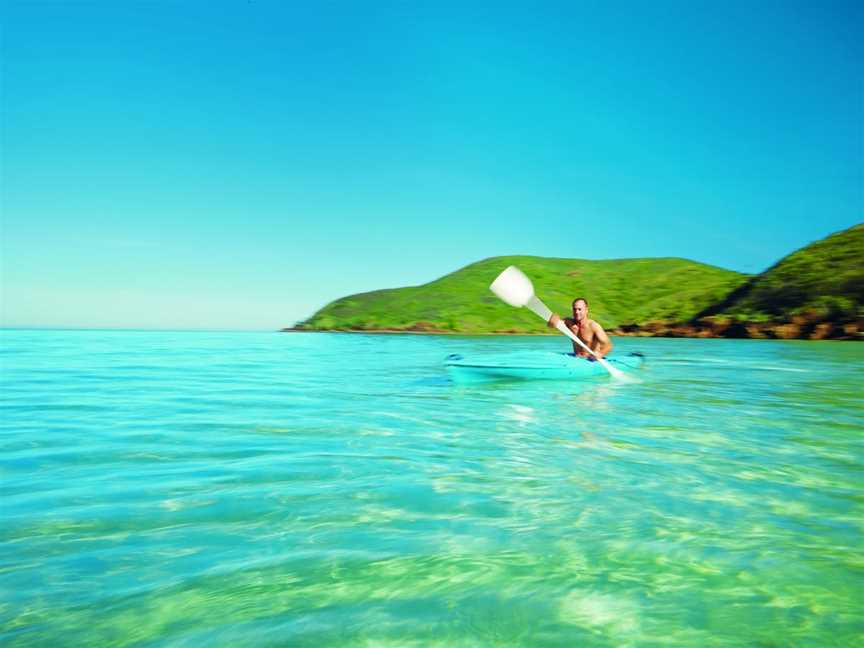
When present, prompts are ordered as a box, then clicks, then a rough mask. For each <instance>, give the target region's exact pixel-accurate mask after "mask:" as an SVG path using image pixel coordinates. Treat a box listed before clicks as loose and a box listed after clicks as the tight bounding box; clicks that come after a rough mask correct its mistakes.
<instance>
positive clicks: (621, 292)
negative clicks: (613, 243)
mask: <svg viewBox="0 0 864 648" xmlns="http://www.w3.org/2000/svg"><path fill="white" fill-rule="evenodd" d="M509 265H516V266H518V267H519V268H521V269H522V270H523V271H524V272H525V273H526V274H527V275H528V276H529V277H531V279H532V281H533V282H534V287H535V290H536V292H537V295H538V296H539V297H540V298H541V299H543V301H544V302H545V303H546V304H547V305H548V306H549V307H550V308H551V309H552V310H553V311H557V312H559V313H562V314H567V313H569V311H570V302H571V300H572V299H573V298H574V297H576V296H584V297H586V298H587V299H588V300H589V303H590V308H591V316H592V317H593V318H594V319H596V320H598V321H599V322H601V323H602V324H603V325H604V326H605V327H607V328H615V327H617V326H619V325H621V324H625V323H633V322H647V321H658V320H660V321H667V322H669V321H672V322H681V321H685V320H689V319H691V318H692V317H694V316H695V315H697V314H698V313H700V312H703V311H705V310H706V309H708V308H709V307H710V306H711V305H712V304H716V303H717V302H718V301H720V300H722V299H723V298H724V297H725V296H726V295H728V294H729V293H730V292H731V291H733V290H734V289H735V288H737V287H739V286H741V285H742V284H743V283H744V282H746V281H747V280H748V278H749V277H748V275H743V274H740V273H737V272H732V271H729V270H723V269H722V268H717V267H713V266H708V265H704V264H701V263H696V262H693V261H688V260H685V259H615V260H604V261H587V260H583V259H555V258H545V257H534V256H504V257H493V258H490V259H485V260H483V261H479V262H477V263H472V264H471V265H469V266H466V267H465V268H462V269H461V270H458V271H456V272H454V273H452V274H449V275H446V276H444V277H441V278H440V279H436V280H435V281H432V282H430V283H427V284H424V285H422V286H413V287H407V288H394V289H389V290H376V291H373V292H368V293H362V294H357V295H351V296H348V297H343V298H342V299H338V300H336V301H334V302H332V303H330V304H328V305H327V306H325V307H324V308H322V309H321V310H319V311H318V312H317V313H315V314H314V315H313V316H312V317H311V318H309V319H308V320H306V321H304V322H301V323H300V324H298V325H297V326H296V327H295V329H299V330H402V331H405V330H408V331H429V332H432V331H441V332H460V333H495V332H508V333H545V332H548V330H547V329H546V327H545V326H544V324H543V322H541V321H540V320H539V319H537V317H536V315H534V314H532V313H531V312H530V311H528V310H527V309H516V308H512V307H510V306H507V305H505V304H503V303H502V302H501V301H499V300H498V298H497V297H495V296H494V295H493V294H492V293H491V292H490V291H489V284H490V283H491V282H492V280H493V279H495V277H496V276H497V275H498V273H499V272H501V271H502V270H503V269H504V268H506V267H507V266H509Z"/></svg>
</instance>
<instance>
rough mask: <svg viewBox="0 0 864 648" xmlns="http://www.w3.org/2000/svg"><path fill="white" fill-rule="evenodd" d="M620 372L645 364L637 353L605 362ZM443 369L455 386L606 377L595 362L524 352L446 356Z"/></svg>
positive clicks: (565, 354) (565, 356) (548, 353)
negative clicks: (509, 381) (511, 381)
mask: <svg viewBox="0 0 864 648" xmlns="http://www.w3.org/2000/svg"><path fill="white" fill-rule="evenodd" d="M606 360H607V362H609V364H611V365H612V366H613V367H616V368H618V369H620V370H621V371H634V370H636V369H639V367H641V366H642V364H643V363H644V361H645V357H644V356H643V355H642V354H640V353H631V354H630V355H626V356H618V357H611V358H606ZM444 366H445V367H446V369H447V373H448V374H449V375H450V379H451V380H453V382H455V383H459V384H470V383H484V382H497V381H502V380H581V379H586V378H594V377H601V376H608V375H609V372H608V371H606V369H604V368H603V365H601V364H600V363H599V362H592V361H590V360H587V359H585V358H580V357H577V356H576V355H574V354H572V353H554V352H551V351H527V352H522V353H511V354H506V355H503V356H485V357H484V356H462V355H459V354H452V355H449V356H447V359H446V360H445V361H444Z"/></svg>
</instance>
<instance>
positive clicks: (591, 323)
mask: <svg viewBox="0 0 864 648" xmlns="http://www.w3.org/2000/svg"><path fill="white" fill-rule="evenodd" d="M588 326H590V327H591V328H592V329H594V330H595V331H596V330H598V329H599V330H601V331H602V330H603V327H602V326H600V323H599V322H598V321H597V320H593V319H592V320H590V321H589V324H588Z"/></svg>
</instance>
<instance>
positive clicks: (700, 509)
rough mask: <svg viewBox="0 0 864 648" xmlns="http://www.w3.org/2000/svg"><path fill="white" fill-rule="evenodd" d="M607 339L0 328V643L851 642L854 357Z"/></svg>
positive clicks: (765, 344)
mask: <svg viewBox="0 0 864 648" xmlns="http://www.w3.org/2000/svg"><path fill="white" fill-rule="evenodd" d="M617 345H618V348H619V349H620V350H624V351H630V350H640V351H643V352H644V353H645V354H646V355H647V356H648V362H647V364H646V368H645V369H643V370H642V371H641V372H640V373H639V376H640V382H637V383H633V384H618V383H612V382H610V381H609V380H608V379H595V380H593V381H590V382H583V383H567V382H563V383H562V382H535V383H511V384H498V385H487V386H478V387H457V386H455V385H452V384H450V383H449V381H448V380H447V377H446V375H445V374H444V371H443V367H442V362H443V359H444V358H445V357H446V356H447V355H448V354H450V353H463V354H471V353H478V352H483V353H485V352H489V353H500V352H504V351H510V350H529V349H546V350H559V349H561V350H567V347H568V343H567V341H566V340H563V339H558V338H552V337H543V338H530V337H504V338H501V337H486V338H477V337H446V336H440V337H439V336H411V335H393V336H385V335H379V336H373V335H344V334H343V335H339V334H278V333H188V332H187V333H164V332H110V331H109V332H106V331H3V332H2V382H3V384H2V387H3V395H2V409H3V415H2V429H0V449H2V453H0V466H2V517H3V520H2V522H3V524H2V529H0V595H2V599H0V605H2V607H0V643H2V644H3V645H5V646H25V645H26V646H32V645H46V646H47V645H51V646H55V645H74V646H82V645H112V646H123V645H136V646H157V645H168V646H201V645H213V646H222V645H224V646H233V645H285V646H316V647H322V646H340V645H348V646H354V645H359V646H436V645H437V646H489V645H496V646H522V645H525V646H533V645H536V646H822V645H824V646H851V645H855V644H856V643H859V642H860V641H861V639H862V635H864V595H862V577H864V550H862V546H864V542H862V539H864V538H862V535H864V534H862V526H864V523H862V520H864V515H862V513H864V510H862V509H864V506H862V504H864V477H862V475H864V470H862V463H864V435H862V413H864V408H862V403H861V395H862V390H861V376H862V371H861V370H862V367H864V345H861V344H855V343H842V342H840V343H838V342H774V341H726V340H673V339H637V338H619V339H618V340H617ZM859 645H860V643H859Z"/></svg>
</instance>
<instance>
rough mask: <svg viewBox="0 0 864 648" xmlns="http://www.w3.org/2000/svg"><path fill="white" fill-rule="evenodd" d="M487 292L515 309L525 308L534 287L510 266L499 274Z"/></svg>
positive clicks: (523, 275)
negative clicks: (490, 292)
mask: <svg viewBox="0 0 864 648" xmlns="http://www.w3.org/2000/svg"><path fill="white" fill-rule="evenodd" d="M489 290H491V291H492V292H493V293H495V294H496V295H498V297H499V298H500V299H501V300H503V301H505V302H507V303H508V304H510V305H511V306H515V307H516V308H521V307H522V306H525V305H526V304H527V303H528V302H529V301H531V298H532V297H533V296H534V285H533V284H532V283H531V280H530V279H529V278H528V277H526V276H525V274H524V273H523V272H522V271H521V270H520V269H519V268H517V267H516V266H510V267H509V268H507V269H506V270H505V271H504V272H502V273H501V274H499V275H498V277H497V278H496V279H495V281H493V282H492V285H491V286H489Z"/></svg>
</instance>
